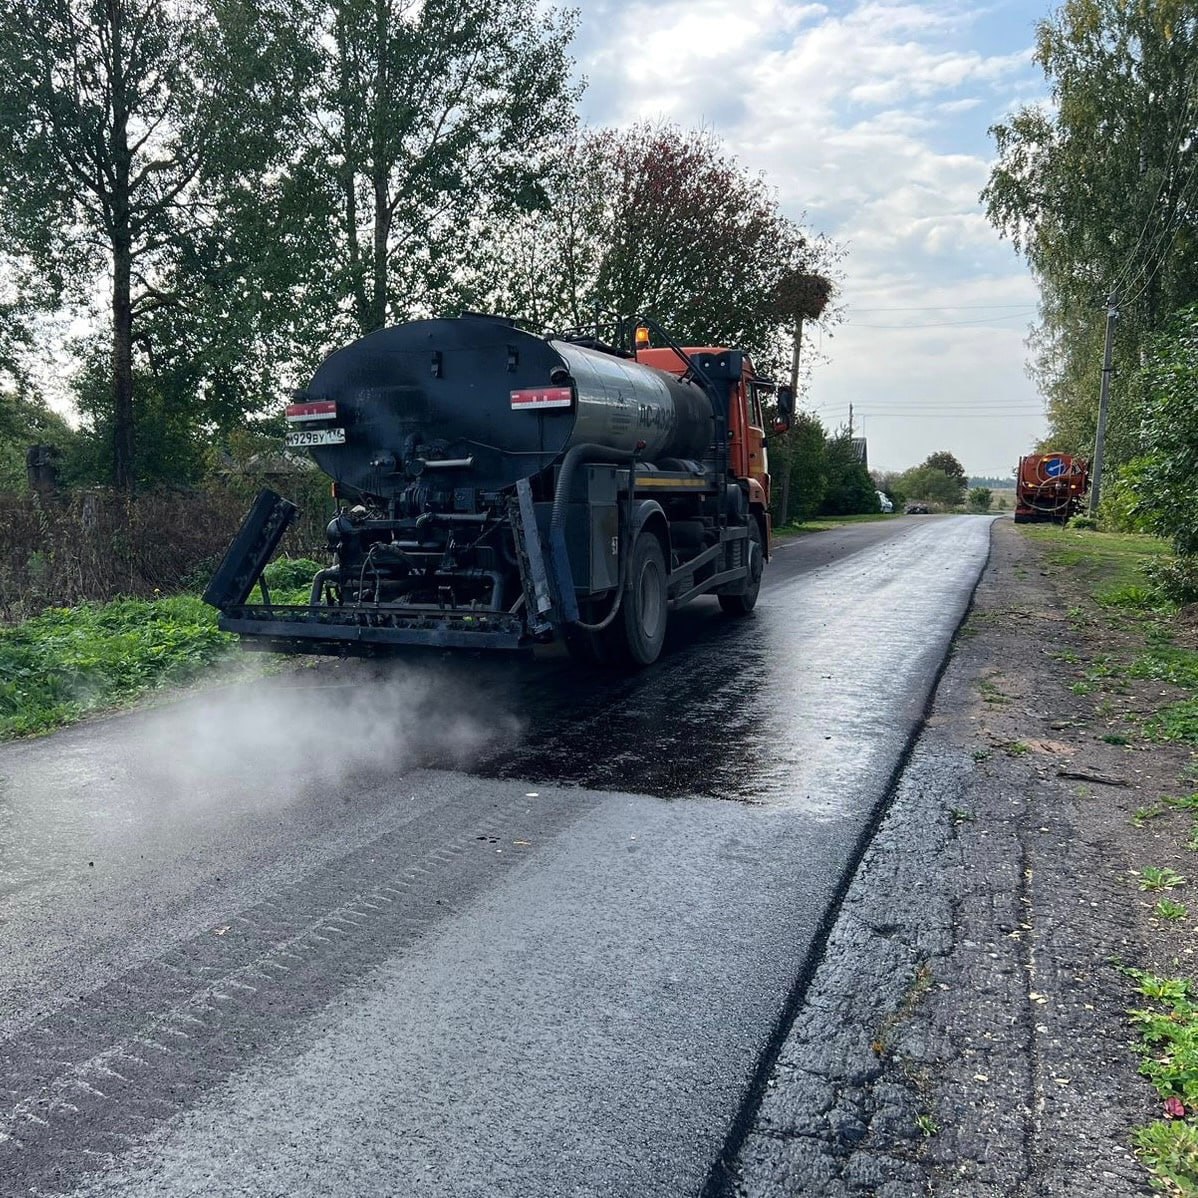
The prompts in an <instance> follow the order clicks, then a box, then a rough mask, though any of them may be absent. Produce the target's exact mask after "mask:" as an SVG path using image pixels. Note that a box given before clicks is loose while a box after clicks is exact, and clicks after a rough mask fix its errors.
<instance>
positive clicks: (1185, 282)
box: [983, 0, 1198, 469]
mask: <svg viewBox="0 0 1198 1198" xmlns="http://www.w3.org/2000/svg"><path fill="white" fill-rule="evenodd" d="M1036 61H1037V62H1038V63H1039V64H1040V66H1041V67H1042V68H1043V70H1044V73H1045V76H1046V78H1047V81H1048V84H1049V89H1050V94H1051V105H1045V106H1040V105H1033V106H1025V107H1023V108H1021V109H1019V110H1018V111H1016V112H1015V113H1014V114H1013V115H1012V116H1011V117H1010V118H1008V120H1007V121H1005V122H1003V123H1001V124H999V125H996V126H995V127H994V128H993V129H992V130H991V133H992V134H993V136H994V138H995V142H996V147H997V151H998V161H997V164H996V166H995V167H994V169H993V171H992V173H991V176H990V180H989V183H988V185H987V187H986V189H985V191H984V192H983V199H984V200H985V202H986V205H987V212H988V215H989V217H990V219H991V221H992V222H993V223H994V224H995V225H996V226H997V227H998V228H999V230H1000V231H1001V232H1003V233H1004V234H1006V235H1007V236H1009V237H1010V238H1011V239H1012V241H1013V243H1014V245H1015V248H1016V249H1017V250H1020V251H1021V252H1023V253H1024V255H1025V256H1026V257H1027V259H1028V262H1029V264H1030V265H1031V267H1032V270H1033V272H1034V273H1035V275H1036V276H1037V278H1038V281H1039V283H1040V287H1041V325H1040V328H1039V330H1038V331H1037V333H1036V335H1035V337H1034V339H1033V346H1032V348H1033V352H1034V361H1033V374H1034V375H1035V376H1036V377H1037V379H1038V381H1039V383H1040V386H1041V388H1042V390H1043V391H1044V393H1045V394H1046V396H1047V397H1048V401H1049V415H1050V424H1051V429H1052V440H1053V443H1054V445H1055V446H1056V447H1057V448H1061V449H1064V450H1067V451H1069V452H1073V453H1088V452H1089V451H1090V450H1091V449H1092V447H1093V444H1094V435H1095V416H1096V410H1097V403H1096V397H1097V395H1098V391H1099V382H1100V370H1101V365H1102V344H1103V336H1104V327H1105V316H1106V313H1105V310H1104V308H1103V305H1102V300H1103V297H1104V295H1105V293H1106V292H1107V291H1108V290H1109V289H1110V288H1111V287H1112V286H1115V287H1116V288H1117V290H1118V291H1119V292H1120V295H1119V301H1118V302H1119V324H1118V329H1117V336H1116V338H1115V380H1116V386H1115V387H1114V389H1113V392H1112V401H1111V412H1110V423H1109V425H1108V431H1107V464H1108V467H1109V468H1111V469H1117V468H1118V467H1119V466H1120V465H1122V464H1123V463H1125V462H1126V461H1128V460H1129V459H1130V458H1131V457H1133V456H1134V455H1135V453H1136V450H1137V443H1138V439H1137V431H1138V429H1137V426H1138V420H1137V413H1136V404H1137V396H1138V392H1139V390H1140V381H1139V380H1140V375H1139V370H1138V367H1139V363H1140V360H1141V357H1142V353H1143V350H1144V347H1145V344H1146V341H1147V339H1148V338H1149V337H1150V336H1151V335H1152V334H1153V333H1154V332H1155V331H1156V330H1158V329H1159V328H1160V327H1161V325H1162V323H1163V322H1164V320H1165V318H1166V316H1167V315H1168V313H1169V312H1171V311H1173V310H1174V309H1176V308H1178V307H1180V306H1182V305H1184V304H1186V303H1188V302H1192V301H1193V300H1194V299H1195V298H1198V255H1195V253H1194V232H1195V227H1194V220H1195V216H1194V207H1193V204H1192V195H1191V194H1190V187H1191V184H1192V182H1193V179H1194V175H1195V169H1196V167H1198V142H1196V141H1195V139H1194V138H1192V137H1189V136H1187V133H1188V132H1189V131H1190V130H1192V129H1193V126H1194V121H1195V113H1196V111H1198V93H1196V92H1195V89H1194V88H1193V87H1192V80H1193V79H1194V77H1195V75H1198V13H1195V11H1194V9H1193V7H1192V6H1185V5H1182V4H1180V3H1179V2H1178V0H1166V2H1164V3H1159V4H1151V5H1139V4H1126V3H1123V2H1122V0H1066V2H1065V3H1064V4H1062V5H1061V6H1060V8H1058V9H1057V10H1056V12H1055V13H1054V14H1053V15H1052V16H1051V17H1050V18H1048V19H1047V20H1045V21H1043V22H1041V23H1040V25H1039V26H1038V30H1037V48H1036Z"/></svg>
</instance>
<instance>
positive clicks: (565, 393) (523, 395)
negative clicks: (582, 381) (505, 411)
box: [512, 387, 574, 408]
mask: <svg viewBox="0 0 1198 1198" xmlns="http://www.w3.org/2000/svg"><path fill="white" fill-rule="evenodd" d="M573 403H574V392H573V391H571V390H570V388H569V387H536V388H531V387H530V388H526V389H524V390H522V391H513V392H512V407H513V408H568V407H570V406H572V405H573Z"/></svg>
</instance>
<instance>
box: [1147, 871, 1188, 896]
mask: <svg viewBox="0 0 1198 1198" xmlns="http://www.w3.org/2000/svg"><path fill="white" fill-rule="evenodd" d="M1185 884H1186V879H1185V875H1184V874H1179V873H1178V872H1177V870H1175V869H1170V868H1169V866H1167V865H1149V866H1146V867H1145V868H1144V869H1142V870H1140V889H1141V890H1176V889H1177V887H1178V886H1184V885H1185Z"/></svg>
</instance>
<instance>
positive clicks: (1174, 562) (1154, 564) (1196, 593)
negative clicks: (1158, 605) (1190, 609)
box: [1144, 557, 1198, 606]
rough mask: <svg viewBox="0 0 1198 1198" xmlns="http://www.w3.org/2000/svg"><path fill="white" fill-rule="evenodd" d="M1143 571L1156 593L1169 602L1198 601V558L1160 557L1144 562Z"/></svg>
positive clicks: (1180, 603)
mask: <svg viewBox="0 0 1198 1198" xmlns="http://www.w3.org/2000/svg"><path fill="white" fill-rule="evenodd" d="M1144 573H1145V575H1146V576H1147V577H1148V580H1149V582H1150V583H1151V584H1152V587H1153V590H1154V591H1155V592H1156V593H1157V595H1159V596H1160V597H1161V598H1162V599H1164V600H1166V601H1168V602H1169V603H1176V604H1178V605H1179V606H1180V605H1182V604H1186V603H1198V558H1193V557H1162V558H1159V559H1158V560H1156V561H1150V562H1146V563H1145V565H1144Z"/></svg>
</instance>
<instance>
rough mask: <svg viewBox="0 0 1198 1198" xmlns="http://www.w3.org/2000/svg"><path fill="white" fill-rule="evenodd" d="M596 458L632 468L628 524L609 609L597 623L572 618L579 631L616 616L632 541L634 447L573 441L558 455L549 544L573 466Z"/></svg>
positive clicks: (557, 526)
mask: <svg viewBox="0 0 1198 1198" xmlns="http://www.w3.org/2000/svg"><path fill="white" fill-rule="evenodd" d="M596 457H597V458H598V459H599V460H600V461H602V460H603V458H604V457H606V458H608V459H609V460H610V459H613V458H614V459H615V460H616V461H618V462H630V463H632V464H633V465H632V468H631V469H630V470H629V472H628V508H629V518H628V521H627V524H628V527H627V530H626V534H625V536H624V546H623V552H622V553H621V554H620V568H619V571H618V574H617V580H616V597H615V599H614V600H613V601H612V605H611V610H610V611H609V612H608V613H607V615H606V616H604V617H603V619H602V620H600V621H599V623H598V624H587V623H585V622H584V621H583V620H575V621H574V627H575V628H578V629H580V630H581V631H583V632H602V631H603V630H604V629H605V628H607V627H609V626H610V624H611V623H612V621H613V620H614V619H615V618H616V616H617V615H618V614H619V611H620V604H621V603H623V601H624V586H625V583H626V582H627V581H628V558H629V556H630V553H631V548H632V545H631V542H632V496H633V492H634V490H635V483H636V480H635V478H634V477H633V475H634V474H635V470H636V467H635V463H636V451H635V450H630V449H624V450H621V449H608V448H606V447H605V446H603V445H592V444H586V443H584V444H582V445H575V446H574V448H573V449H571V450H570V451H569V452H568V453H567V454H566V456H565V457H564V458H562V464H561V467H560V468H559V470H558V474H557V487H556V489H555V490H554V493H553V510H552V511H551V513H550V515H549V544H550V546H552V545H553V543H554V534H555V533H557V532H560V530H561V526H562V522H563V521H564V520H565V518H566V497H567V496H568V495H569V493H570V483H571V482H572V481H573V476H574V467H575V466H576V465H577V464H578V463H579V462H580V461H581V460H583V458H586V459H587V460H588V461H589V460H592V459H593V458H596Z"/></svg>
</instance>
